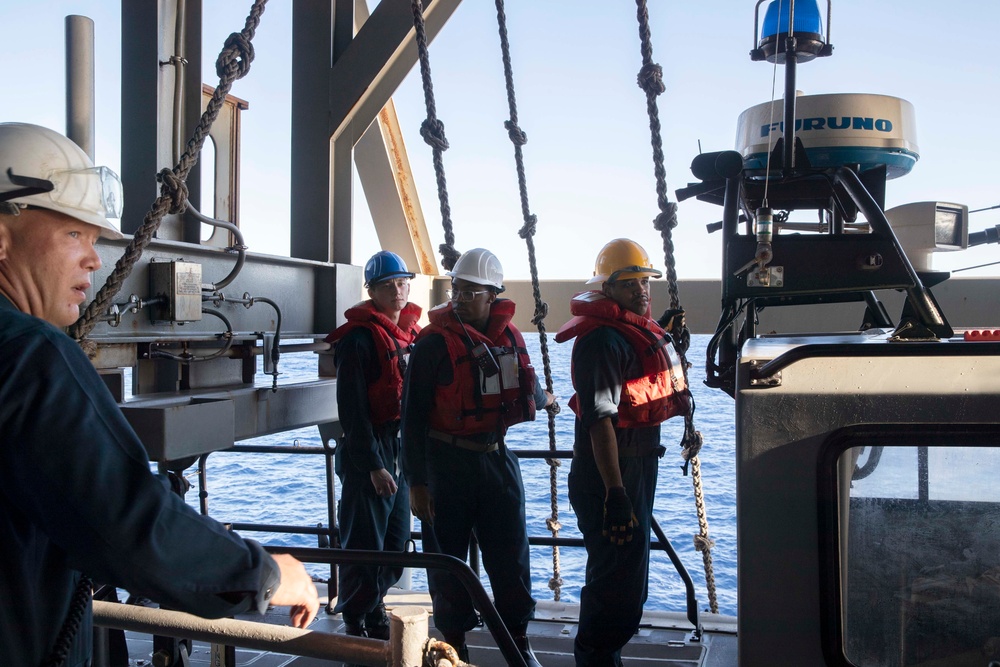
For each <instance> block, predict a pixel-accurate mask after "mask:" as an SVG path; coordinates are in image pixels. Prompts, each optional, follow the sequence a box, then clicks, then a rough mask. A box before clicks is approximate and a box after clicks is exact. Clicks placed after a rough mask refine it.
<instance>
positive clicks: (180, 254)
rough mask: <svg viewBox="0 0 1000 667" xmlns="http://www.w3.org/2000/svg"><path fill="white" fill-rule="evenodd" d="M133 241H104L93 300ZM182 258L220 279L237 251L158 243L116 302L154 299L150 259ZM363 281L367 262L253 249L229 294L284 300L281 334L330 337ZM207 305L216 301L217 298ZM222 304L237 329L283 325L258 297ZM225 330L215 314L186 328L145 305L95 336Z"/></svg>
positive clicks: (152, 336) (157, 336)
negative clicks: (156, 316)
mask: <svg viewBox="0 0 1000 667" xmlns="http://www.w3.org/2000/svg"><path fill="white" fill-rule="evenodd" d="M127 241H128V239H123V240H121V241H105V240H103V239H102V240H101V242H100V243H99V244H98V246H97V247H98V252H99V254H100V255H101V261H102V262H103V264H104V265H103V267H102V268H101V269H100V271H98V272H96V273H95V274H94V277H93V279H92V282H93V284H94V285H95V287H94V288H92V289H91V293H89V294H88V297H89V298H93V296H94V293H95V292H96V288H97V286H100V285H102V284H103V283H104V280H105V278H106V276H107V275H108V274H109V273H110V272H111V270H112V269H113V268H114V263H115V261H116V260H117V259H118V258H119V256H120V255H121V253H122V249H123V248H124V247H125V246H126V245H127ZM181 258H183V259H184V260H186V261H189V262H199V263H201V264H202V279H203V280H204V281H206V282H214V280H217V279H219V278H221V277H224V276H226V275H227V274H228V273H229V271H230V269H231V268H232V265H233V263H234V262H235V260H236V255H235V254H231V253H227V252H225V251H224V250H220V249H218V248H208V247H201V246H194V245H190V244H186V243H178V242H174V241H154V242H153V243H151V244H150V245H149V247H148V248H147V249H146V252H145V253H143V258H142V260H141V261H140V262H139V264H138V265H137V266H136V268H135V269H134V270H133V272H132V275H131V276H129V278H128V280H126V282H125V284H124V285H123V286H122V289H121V291H120V292H119V294H118V296H117V297H116V298H115V302H116V303H126V302H127V301H128V299H129V295H130V294H136V295H138V296H139V297H140V298H143V299H148V298H149V296H150V294H149V269H148V262H149V261H151V260H157V259H158V260H172V259H181ZM362 283H363V275H362V269H361V267H357V266H349V265H343V264H325V263H320V262H310V261H307V260H296V259H290V258H287V257H276V256H271V255H259V254H254V253H248V254H247V259H246V264H245V265H244V267H243V270H242V272H241V273H240V274H239V276H238V277H237V278H236V279H235V280H234V281H233V282H232V284H230V285H229V286H227V287H226V288H225V290H223V292H224V293H225V294H226V295H228V296H231V297H236V298H242V296H243V294H244V293H249V294H250V295H251V296H254V297H267V298H270V299H272V300H274V301H276V302H277V303H279V304H280V305H281V315H282V338H285V339H287V338H295V337H298V338H310V337H312V336H313V335H314V334H320V335H321V337H322V336H325V335H326V334H327V333H328V332H330V331H332V330H333V329H334V328H336V327H337V326H339V325H340V324H343V323H344V322H345V321H346V320H345V319H344V316H343V311H344V310H345V309H346V306H345V305H343V304H353V303H355V302H357V300H358V295H359V294H360V293H361V290H362V287H361V286H362ZM338 304H340V306H339V307H338ZM206 305H208V306H212V304H211V303H208V304H206ZM212 307H216V306H212ZM216 308H217V309H218V310H220V311H222V312H223V314H225V315H226V317H227V318H229V320H230V321H231V322H232V325H233V329H234V330H235V331H237V332H268V331H274V327H275V324H276V320H275V313H274V309H273V308H271V307H270V306H269V305H267V304H265V303H259V302H258V303H257V304H255V305H254V306H253V307H251V308H247V307H246V306H244V305H242V304H238V303H222V304H220V305H219V306H218V307H216ZM222 331H224V327H223V326H222V325H221V323H220V322H219V320H217V319H215V318H213V317H203V318H202V320H201V321H199V322H189V323H187V324H183V325H179V324H157V325H154V324H152V323H151V322H150V319H149V313H148V312H146V310H145V309H143V310H140V311H139V312H138V313H136V314H131V313H128V314H126V315H124V316H123V318H122V324H121V325H120V326H119V327H117V328H115V327H112V326H110V325H108V324H99V325H98V326H97V327H96V328H95V329H94V331H93V333H92V334H91V338H93V339H95V340H96V341H98V342H99V343H100V342H102V341H104V340H107V341H108V342H131V341H135V340H170V339H178V340H183V339H185V338H192V337H198V336H201V337H202V338H205V335H206V334H208V335H214V334H218V333H221V332H222Z"/></svg>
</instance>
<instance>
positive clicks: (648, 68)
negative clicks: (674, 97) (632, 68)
mask: <svg viewBox="0 0 1000 667" xmlns="http://www.w3.org/2000/svg"><path fill="white" fill-rule="evenodd" d="M635 79H636V83H638V84H639V87H640V88H642V89H643V90H644V91H646V94H647V95H652V96H654V97H655V96H656V95H662V94H663V93H664V92H665V91H666V90H667V87H666V86H665V85H664V84H663V68H662V67H660V65H659V64H658V63H646V64H644V65H643V66H642V67H641V68H639V74H637V75H636V77H635Z"/></svg>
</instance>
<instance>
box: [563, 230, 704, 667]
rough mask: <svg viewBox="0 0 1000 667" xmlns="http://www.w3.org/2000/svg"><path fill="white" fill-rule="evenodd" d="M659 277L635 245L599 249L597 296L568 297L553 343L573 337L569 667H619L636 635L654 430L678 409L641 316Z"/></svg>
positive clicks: (672, 376)
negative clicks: (575, 583)
mask: <svg viewBox="0 0 1000 667" xmlns="http://www.w3.org/2000/svg"><path fill="white" fill-rule="evenodd" d="M660 275H661V273H660V272H659V271H658V270H657V269H654V268H653V264H652V262H650V261H649V255H647V254H646V251H645V250H644V249H643V248H642V246H640V245H639V244H638V243H636V242H635V241H632V240H630V239H615V240H613V241H611V242H609V243H608V244H607V245H605V246H604V248H602V249H601V251H600V253H598V256H597V262H596V266H595V269H594V277H593V278H591V279H590V280H589V281H587V282H588V283H590V284H593V285H595V286H596V285H598V284H599V285H600V289H599V290H598V289H594V290H591V291H586V292H581V293H580V294H577V295H575V296H574V297H573V300H572V301H571V302H570V312H571V313H572V314H573V318H572V319H570V321H569V322H567V323H566V324H565V325H563V327H562V328H561V329H559V332H558V333H557V334H556V336H555V339H556V342H558V343H563V342H565V341H568V340H571V339H573V338H576V343H575V344H574V345H573V360H572V377H573V388H574V389H575V390H576V394H574V395H573V397H572V398H571V399H570V401H569V406H570V408H572V410H573V412H574V413H576V426H575V429H574V434H575V438H574V443H573V464H572V467H571V468H570V472H569V499H570V502H571V503H572V504H573V510H574V511H575V512H576V518H577V525H578V526H579V528H580V532H581V533H582V534H583V541H584V543H585V545H586V547H587V580H586V583H585V584H584V587H583V589H582V590H581V591H580V625H579V627H578V628H577V633H576V639H575V640H574V646H573V652H574V655H575V657H576V664H577V667H620V665H621V664H622V660H621V649H622V647H623V646H625V644H627V643H628V641H629V639H631V638H632V636H633V635H635V633H636V631H637V630H638V629H639V621H640V619H641V618H642V607H643V604H644V603H645V602H646V592H647V577H648V573H649V535H650V527H651V522H652V518H651V517H652V512H653V496H654V494H655V492H656V478H657V467H658V463H659V458H660V457H661V456H662V455H663V453H664V448H663V446H662V445H661V444H660V424H661V423H662V422H663V421H665V420H667V419H669V418H670V417H672V416H675V415H679V414H683V413H684V412H686V410H687V406H688V393H687V387H686V385H685V383H684V375H683V373H682V372H681V370H680V365H679V364H680V361H679V359H678V358H677V357H676V356H675V354H674V352H673V344H672V342H671V340H670V338H669V336H668V334H667V333H666V332H665V331H664V330H663V329H662V328H661V327H660V325H659V324H657V322H656V321H654V320H653V319H652V318H651V317H650V284H649V280H650V278H659V277H660Z"/></svg>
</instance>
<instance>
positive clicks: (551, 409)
mask: <svg viewBox="0 0 1000 667" xmlns="http://www.w3.org/2000/svg"><path fill="white" fill-rule="evenodd" d="M545 410H546V411H547V412H548V413H549V414H551V415H557V414H559V413H560V412H562V408H561V407H559V401H552V402H551V403H549V404H548V405H546V406H545Z"/></svg>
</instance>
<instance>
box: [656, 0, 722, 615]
mask: <svg viewBox="0 0 1000 667" xmlns="http://www.w3.org/2000/svg"><path fill="white" fill-rule="evenodd" d="M636 8H637V12H636V15H637V18H638V20H639V41H640V50H641V52H642V67H641V68H640V69H639V74H638V76H637V77H636V80H637V83H638V84H639V87H640V88H642V90H643V91H645V93H646V111H647V113H648V115H649V131H650V135H651V138H652V146H653V173H654V175H655V176H656V201H657V205H658V207H659V209H660V212H659V214H658V215H657V216H656V218H655V219H654V221H653V227H655V228H656V230H657V231H659V232H660V236H661V238H662V239H663V254H664V257H665V258H666V268H667V271H666V274H667V288H668V290H669V292H670V308H671V310H673V311H675V313H676V316H675V317H671V318H670V322H666V323H665V324H664V328H667V330H668V331H670V333H671V335H672V338H673V339H674V341H675V348H676V349H677V353H678V355H679V356H680V359H681V369H682V370H683V372H684V380H685V384H687V386H688V392H689V393H690V386H691V385H690V383H689V382H688V381H687V380H688V377H687V370H688V366H690V364H688V361H687V357H686V356H685V353H686V352H687V345H686V344H684V343H683V342H684V341H688V340H690V333H689V332H688V330H687V325H686V324H685V323H684V319H683V309H682V308H681V305H680V296H679V295H678V290H677V266H676V261H675V258H674V241H673V229H674V227H676V226H677V204H676V203H674V202H670V201H667V172H666V169H665V168H664V166H663V163H664V157H663V138H662V136H661V135H660V114H659V110H658V109H657V104H656V98H657V96H658V95H660V94H661V93H663V92H664V91H665V90H666V86H664V85H663V69H662V68H661V67H660V65H658V64H656V63H654V62H653V44H652V37H651V31H650V28H649V12H648V11H647V9H646V0H636ZM679 343H680V344H679ZM690 405H691V409H690V410H689V411H688V413H687V414H686V415H685V416H684V437H683V439H682V442H681V445H682V447H683V450H682V452H681V456H682V457H683V458H684V461H685V463H684V468H683V469H684V471H685V473H686V472H687V469H688V464H689V463H690V465H691V471H692V472H691V478H692V482H693V484H694V496H695V508H696V511H697V513H698V528H699V534H698V535H697V536H696V537H695V548H696V549H698V550H699V551H701V554H702V560H703V561H704V564H705V583H706V586H707V588H708V601H709V608H710V609H711V611H712V613H713V614H715V613H718V611H719V605H718V601H717V600H716V593H715V573H714V570H713V568H712V545H713V543H712V540H711V538H709V536H708V519H707V517H706V513H705V496H704V493H703V492H702V486H701V464H700V462H699V461H698V453H699V452H700V451H701V446H702V444H703V442H704V439H703V438H702V435H701V433H700V432H699V431H697V430H695V426H694V410H695V405H694V397H691V401H690Z"/></svg>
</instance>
